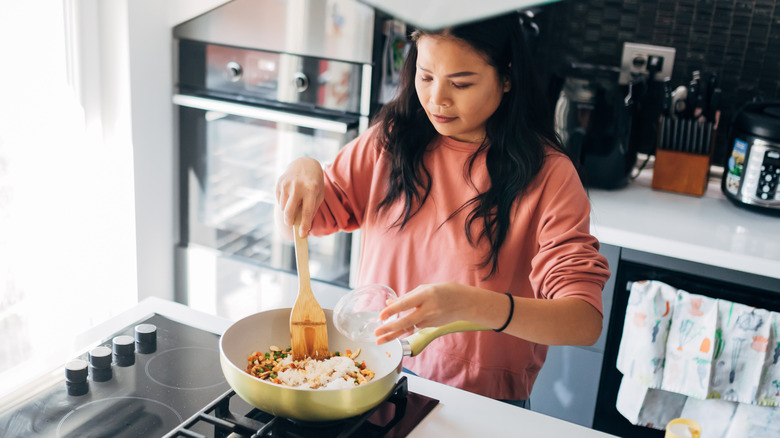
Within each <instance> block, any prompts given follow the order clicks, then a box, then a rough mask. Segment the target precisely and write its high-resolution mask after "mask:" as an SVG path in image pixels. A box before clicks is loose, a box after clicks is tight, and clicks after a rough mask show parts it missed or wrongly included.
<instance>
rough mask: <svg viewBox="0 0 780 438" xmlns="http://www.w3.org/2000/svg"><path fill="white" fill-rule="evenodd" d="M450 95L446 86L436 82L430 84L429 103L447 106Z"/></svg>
mask: <svg viewBox="0 0 780 438" xmlns="http://www.w3.org/2000/svg"><path fill="white" fill-rule="evenodd" d="M450 102H451V101H450V96H449V93H448V91H447V89H446V87H445V86H444V85H443V84H442V83H440V82H436V83H434V84H433V85H432V86H431V103H432V104H434V105H436V106H449V104H450Z"/></svg>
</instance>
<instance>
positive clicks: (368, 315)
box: [333, 284, 398, 342]
mask: <svg viewBox="0 0 780 438" xmlns="http://www.w3.org/2000/svg"><path fill="white" fill-rule="evenodd" d="M397 298H398V295H396V293H395V291H393V289H391V288H389V287H388V286H385V285H383V284H367V285H364V286H361V287H358V288H356V289H355V290H353V291H351V292H350V293H348V294H346V295H344V296H342V297H341V298H339V301H338V302H337V303H336V306H335V307H334V308H333V325H335V326H336V329H337V330H338V331H339V332H340V333H341V334H342V335H344V336H346V337H348V338H349V339H352V340H353V341H369V342H370V341H376V336H374V330H376V329H377V328H379V326H381V325H382V324H384V323H386V322H388V321H391V320H394V319H398V316H397V315H393V316H392V317H390V318H388V319H386V320H384V321H382V320H380V319H379V313H380V312H381V311H382V310H383V309H384V308H385V307H387V305H388V304H389V302H390V301H391V300H395V299H397Z"/></svg>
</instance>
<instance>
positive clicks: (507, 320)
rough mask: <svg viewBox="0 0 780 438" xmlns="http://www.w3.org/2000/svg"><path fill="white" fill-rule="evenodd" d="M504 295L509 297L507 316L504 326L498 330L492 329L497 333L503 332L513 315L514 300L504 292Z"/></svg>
mask: <svg viewBox="0 0 780 438" xmlns="http://www.w3.org/2000/svg"><path fill="white" fill-rule="evenodd" d="M504 295H506V296H508V297H509V316H508V317H507V318H506V322H505V323H504V325H502V326H501V327H500V328H497V329H493V331H494V332H497V333H498V332H503V331H504V329H505V328H506V327H507V326H508V325H509V321H511V320H512V315H514V314H515V299H514V298H512V294H510V293H509V292H504Z"/></svg>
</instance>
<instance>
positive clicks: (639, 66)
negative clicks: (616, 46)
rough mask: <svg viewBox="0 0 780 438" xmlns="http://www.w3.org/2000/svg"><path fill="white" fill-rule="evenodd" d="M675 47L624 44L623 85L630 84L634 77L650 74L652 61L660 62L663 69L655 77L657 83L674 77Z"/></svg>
mask: <svg viewBox="0 0 780 438" xmlns="http://www.w3.org/2000/svg"><path fill="white" fill-rule="evenodd" d="M675 53H676V50H675V49H674V47H663V46H651V45H649V44H638V43H623V59H622V61H621V62H620V69H621V71H620V79H619V81H618V82H619V83H620V84H621V85H626V84H628V83H629V82H630V81H631V79H632V78H633V77H640V76H642V75H648V74H650V70H651V69H652V67H651V68H648V67H649V66H650V63H651V61H656V62H658V61H660V63H661V69H660V70H659V71H658V72H656V73H655V76H654V77H653V78H654V79H655V80H657V81H663V80H664V79H666V78H670V77H672V67H673V66H674V54H675Z"/></svg>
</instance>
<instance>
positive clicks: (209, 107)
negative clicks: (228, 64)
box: [173, 94, 350, 134]
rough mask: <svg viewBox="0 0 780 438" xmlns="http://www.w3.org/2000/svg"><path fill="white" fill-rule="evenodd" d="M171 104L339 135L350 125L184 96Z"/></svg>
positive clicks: (347, 129)
mask: <svg viewBox="0 0 780 438" xmlns="http://www.w3.org/2000/svg"><path fill="white" fill-rule="evenodd" d="M173 103H174V104H176V105H179V106H186V107H188V108H195V109H199V110H204V111H215V112H219V113H224V114H228V115H232V116H241V117H248V118H250V119H255V120H266V121H269V122H275V123H289V124H291V125H295V126H300V127H303V128H311V129H318V130H324V131H329V132H336V133H339V134H346V133H347V132H348V131H349V129H350V125H349V124H348V123H344V122H337V121H334V120H328V119H324V118H319V117H309V116H304V115H300V114H295V113H290V112H285V111H276V110H272V109H267V108H261V107H257V106H250V105H242V104H240V103H233V102H225V101H224V100H216V99H208V98H204V97H197V96H189V95H185V94H175V95H174V96H173Z"/></svg>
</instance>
